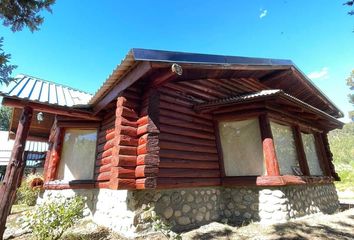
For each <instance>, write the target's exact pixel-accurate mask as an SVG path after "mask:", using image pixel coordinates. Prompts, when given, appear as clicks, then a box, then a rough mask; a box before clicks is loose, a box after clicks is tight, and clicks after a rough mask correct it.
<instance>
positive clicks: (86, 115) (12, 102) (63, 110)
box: [2, 97, 101, 121]
mask: <svg viewBox="0 0 354 240" xmlns="http://www.w3.org/2000/svg"><path fill="white" fill-rule="evenodd" d="M2 104H3V105H5V106H9V107H15V108H24V107H25V106H29V107H31V108H33V109H34V110H36V111H38V112H46V113H51V114H57V115H63V116H69V117H76V118H80V119H87V120H94V121H100V120H101V118H100V117H97V116H93V114H92V113H91V112H89V111H85V110H79V109H74V108H72V107H70V108H69V107H59V106H52V105H46V104H41V103H36V102H30V101H24V100H18V99H13V98H10V97H4V98H3V100H2Z"/></svg>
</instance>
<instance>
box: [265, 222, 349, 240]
mask: <svg viewBox="0 0 354 240" xmlns="http://www.w3.org/2000/svg"><path fill="white" fill-rule="evenodd" d="M348 217H350V218H351V217H353V216H348ZM334 225H339V226H341V228H340V229H338V228H335V226H328V225H326V224H317V225H311V224H308V223H287V224H278V225H275V226H273V229H274V230H273V232H272V234H273V235H274V236H276V237H273V238H272V239H274V240H275V239H276V240H281V239H291V240H295V239H296V240H297V239H309V240H310V239H313V238H316V239H354V232H353V229H354V224H348V223H346V222H343V221H339V222H334ZM343 228H344V229H343Z"/></svg>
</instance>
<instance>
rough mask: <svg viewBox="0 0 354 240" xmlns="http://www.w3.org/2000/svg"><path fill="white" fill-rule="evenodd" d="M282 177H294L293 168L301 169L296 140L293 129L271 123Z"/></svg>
mask: <svg viewBox="0 0 354 240" xmlns="http://www.w3.org/2000/svg"><path fill="white" fill-rule="evenodd" d="M270 126H271V129H272V134H273V141H274V145H275V152H276V154H277V159H278V164H279V170H280V174H281V175H294V172H293V170H292V167H299V161H298V158H297V152H296V146H295V140H294V136H293V132H292V129H291V127H289V126H285V125H280V124H278V123H275V122H270Z"/></svg>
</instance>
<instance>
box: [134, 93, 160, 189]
mask: <svg viewBox="0 0 354 240" xmlns="http://www.w3.org/2000/svg"><path fill="white" fill-rule="evenodd" d="M158 123H159V94H158V92H157V90H151V91H149V90H148V91H147V92H145V94H144V96H143V106H142V109H141V112H140V118H139V120H138V124H139V125H138V126H139V127H138V131H137V135H138V137H139V146H138V151H137V153H138V158H137V167H136V169H135V176H136V178H137V179H136V188H137V189H149V188H155V187H156V176H157V173H158V164H159V162H160V158H159V150H160V147H159V139H158V134H159V133H160V131H159V129H158Z"/></svg>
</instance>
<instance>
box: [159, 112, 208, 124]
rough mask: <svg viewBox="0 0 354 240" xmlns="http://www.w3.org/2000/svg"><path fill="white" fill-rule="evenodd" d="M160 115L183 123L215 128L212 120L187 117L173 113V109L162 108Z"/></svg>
mask: <svg viewBox="0 0 354 240" xmlns="http://www.w3.org/2000/svg"><path fill="white" fill-rule="evenodd" d="M159 115H160V116H165V117H171V116H173V118H174V119H179V120H182V121H186V122H192V123H200V124H204V125H207V126H213V122H212V121H211V120H205V119H202V118H199V117H197V116H189V115H186V114H183V113H178V112H175V111H173V109H162V108H160V112H159Z"/></svg>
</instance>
